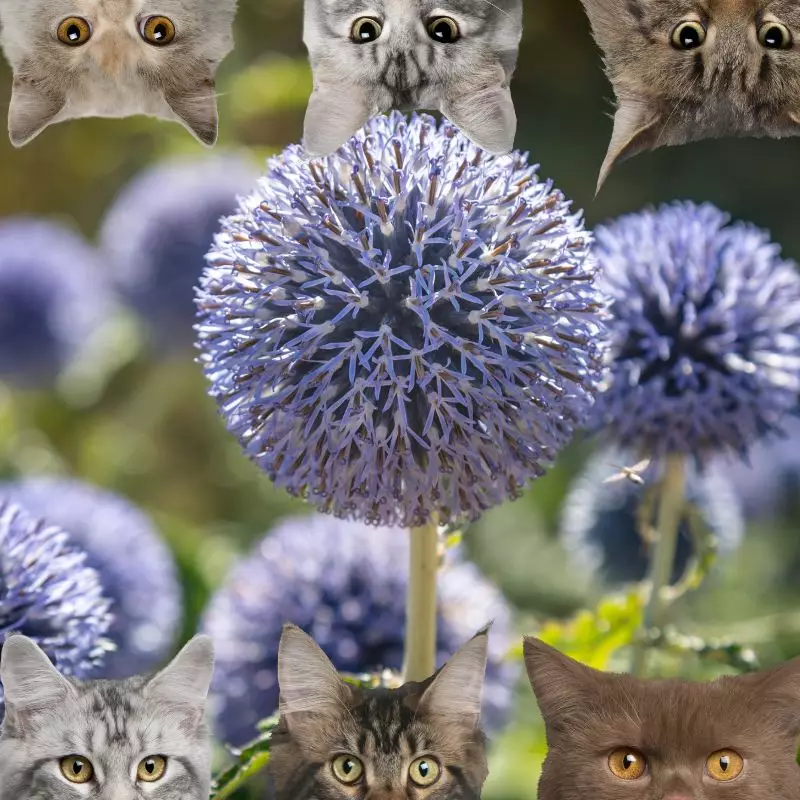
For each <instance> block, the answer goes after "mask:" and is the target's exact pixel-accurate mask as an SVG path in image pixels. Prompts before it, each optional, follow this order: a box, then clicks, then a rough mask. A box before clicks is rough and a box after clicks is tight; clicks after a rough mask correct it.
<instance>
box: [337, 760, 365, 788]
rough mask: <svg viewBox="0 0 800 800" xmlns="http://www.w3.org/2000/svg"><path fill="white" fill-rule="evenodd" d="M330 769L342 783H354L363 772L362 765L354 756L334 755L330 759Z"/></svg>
mask: <svg viewBox="0 0 800 800" xmlns="http://www.w3.org/2000/svg"><path fill="white" fill-rule="evenodd" d="M331 769H332V770H333V774H334V775H335V776H336V780H338V781H341V782H342V783H348V784H349V783H356V782H357V781H358V780H359V779H360V778H361V776H362V775H363V773H364V766H363V764H362V763H361V761H359V760H358V759H357V758H356V757H355V756H348V755H342V756H336V758H334V759H333V761H331Z"/></svg>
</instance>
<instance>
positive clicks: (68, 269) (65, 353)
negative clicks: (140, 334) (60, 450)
mask: <svg viewBox="0 0 800 800" xmlns="http://www.w3.org/2000/svg"><path fill="white" fill-rule="evenodd" d="M112 305H113V304H112V295H111V292H110V291H109V288H108V285H107V282H106V280H105V278H104V275H103V269H102V266H101V265H100V264H99V263H98V256H97V254H96V252H95V251H94V250H93V249H92V248H91V247H90V246H89V245H88V244H86V243H85V242H84V241H83V240H82V239H81V238H80V237H79V236H77V235H76V234H74V233H72V232H71V231H70V230H68V229H66V228H62V227H60V226H58V225H55V224H53V223H51V222H46V221H44V220H37V219H31V218H27V217H17V218H13V217H12V218H6V219H4V220H0V381H8V382H9V383H12V384H15V385H17V386H22V387H24V388H38V387H49V386H50V385H51V384H52V383H53V382H54V381H55V380H56V379H57V378H58V376H59V375H60V373H61V372H62V370H64V369H65V368H66V367H67V366H69V365H70V364H71V363H72V361H73V359H74V358H75V357H76V356H77V355H78V353H79V352H80V349H81V347H82V346H83V345H84V343H85V342H86V340H87V339H90V338H91V337H92V335H93V334H95V333H96V332H97V331H98V330H99V328H100V327H101V325H102V323H103V322H105V321H106V319H107V318H108V316H109V315H110V313H111V309H112Z"/></svg>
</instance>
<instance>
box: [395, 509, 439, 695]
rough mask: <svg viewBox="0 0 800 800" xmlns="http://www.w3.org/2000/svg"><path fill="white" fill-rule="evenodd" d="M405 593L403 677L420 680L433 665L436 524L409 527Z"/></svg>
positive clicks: (437, 566) (437, 529)
mask: <svg viewBox="0 0 800 800" xmlns="http://www.w3.org/2000/svg"><path fill="white" fill-rule="evenodd" d="M409 536H410V537H411V542H410V547H409V552H410V554H411V558H410V564H409V574H408V593H407V595H406V640H405V657H404V661H403V680H405V681H422V680H425V678H428V677H430V676H431V675H432V674H433V673H434V671H435V669H436V576H437V573H438V571H439V526H438V525H437V524H436V523H435V522H429V523H428V524H427V525H424V526H423V527H421V528H412V529H411V530H410V531H409Z"/></svg>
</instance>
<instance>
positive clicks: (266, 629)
mask: <svg viewBox="0 0 800 800" xmlns="http://www.w3.org/2000/svg"><path fill="white" fill-rule="evenodd" d="M408 546H409V545H408V536H406V535H403V532H402V531H400V530H393V529H390V528H374V527H369V526H367V525H365V524H363V523H353V522H345V521H342V520H337V519H335V518H334V517H330V516H323V515H320V514H315V515H313V516H310V517H298V518H294V519H288V520H285V521H284V522H282V523H280V524H279V525H278V526H277V527H276V528H275V529H274V531H273V532H272V533H271V534H270V535H268V536H267V537H266V538H265V539H264V540H263V541H262V542H261V543H260V544H259V545H258V546H257V547H256V548H255V549H254V550H253V552H252V553H251V554H250V555H249V556H248V557H247V558H246V559H243V560H242V561H241V562H240V563H239V564H238V565H236V566H235V567H234V568H233V570H232V572H231V574H230V576H229V577H228V579H227V581H226V583H225V585H224V586H223V587H222V588H221V589H220V590H219V591H218V593H217V594H216V595H215V596H214V597H213V598H212V600H211V603H210V605H209V607H208V609H207V611H206V614H205V619H204V623H203V629H204V630H205V632H206V633H208V634H209V635H211V636H212V637H213V639H214V646H215V650H216V671H215V673H214V683H213V686H212V695H213V707H214V715H215V719H216V729H217V733H218V735H219V737H220V738H221V739H223V740H224V741H226V742H230V743H233V744H237V745H241V744H242V743H243V742H245V741H247V740H248V739H251V738H252V737H253V736H254V735H255V727H254V726H255V724H256V722H257V721H258V720H260V719H263V718H265V717H267V716H269V715H270V714H272V713H273V711H275V710H276V708H277V703H278V684H277V666H278V642H279V640H280V635H281V627H282V626H283V624H284V623H285V622H293V623H295V624H296V625H298V626H300V627H301V628H302V629H303V630H304V631H306V632H307V633H309V634H310V635H311V636H313V637H314V638H315V639H316V641H317V642H318V643H319V645H320V647H322V649H323V650H324V651H325V652H326V653H327V655H328V657H329V658H330V659H331V660H332V661H333V663H334V665H335V666H336V667H337V669H339V670H340V671H342V672H349V673H355V674H363V673H372V672H375V671H379V670H381V669H384V668H387V669H395V670H396V669H399V668H400V667H401V665H402V660H403V635H404V628H405V624H404V613H405V612H404V609H403V602H402V599H403V597H405V594H406V585H407V582H408V577H407V576H408V568H407V563H408ZM438 592H439V609H438V616H439V619H438V629H437V636H438V654H437V663H438V665H439V666H441V664H443V663H444V662H445V661H446V659H447V658H448V657H449V656H451V655H453V653H454V652H455V651H456V650H457V649H458V648H459V647H461V645H463V644H464V642H466V641H467V640H468V639H469V638H470V637H471V636H473V635H474V634H475V633H476V632H477V631H478V630H480V628H482V627H483V626H484V625H486V624H487V623H488V622H490V621H492V620H494V624H493V626H492V630H491V634H490V637H489V664H488V667H487V677H486V686H485V693H484V723H485V724H486V725H487V727H488V728H489V729H492V728H494V729H496V728H498V727H499V726H501V725H502V724H503V722H504V721H505V719H506V718H507V716H508V713H509V710H510V706H511V700H512V690H513V688H514V682H515V680H516V678H517V676H518V670H517V667H516V665H515V664H513V663H509V662H507V661H506V660H505V656H506V655H507V653H508V650H509V649H510V647H511V646H512V644H513V641H514V635H513V632H512V629H511V614H510V611H509V608H508V606H507V605H506V602H505V600H504V599H503V597H502V595H501V594H500V592H499V591H498V590H497V589H496V588H495V587H494V586H493V585H492V584H491V583H489V582H488V581H487V579H486V578H485V577H483V576H482V575H481V574H480V572H479V571H478V569H477V568H476V567H475V565H474V564H472V563H471V562H467V561H464V560H462V559H461V558H460V557H459V555H458V553H457V552H454V551H450V552H449V553H448V557H447V560H446V563H445V565H444V566H443V567H442V569H441V571H440V574H439V583H438Z"/></svg>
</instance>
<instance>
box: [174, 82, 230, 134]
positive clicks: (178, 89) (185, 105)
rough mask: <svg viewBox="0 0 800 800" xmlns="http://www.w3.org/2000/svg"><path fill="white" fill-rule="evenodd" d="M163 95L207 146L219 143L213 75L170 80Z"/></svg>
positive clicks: (179, 117)
mask: <svg viewBox="0 0 800 800" xmlns="http://www.w3.org/2000/svg"><path fill="white" fill-rule="evenodd" d="M164 99H165V100H166V101H167V103H168V104H169V107H170V108H171V109H172V111H173V113H174V114H175V115H176V116H177V117H178V119H179V120H180V121H181V122H182V123H183V126H184V127H185V128H186V130H188V131H189V132H190V133H191V134H192V135H193V136H194V137H195V138H196V139H197V140H198V141H199V142H201V143H202V144H204V145H206V146H207V147H213V146H214V145H215V144H216V143H217V136H218V133H219V114H218V112H217V91H216V85H215V83H214V79H213V78H212V77H210V76H208V75H207V76H204V77H202V78H199V79H197V80H192V81H189V82H183V83H172V84H169V85H168V86H167V87H166V88H165V90H164Z"/></svg>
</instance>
